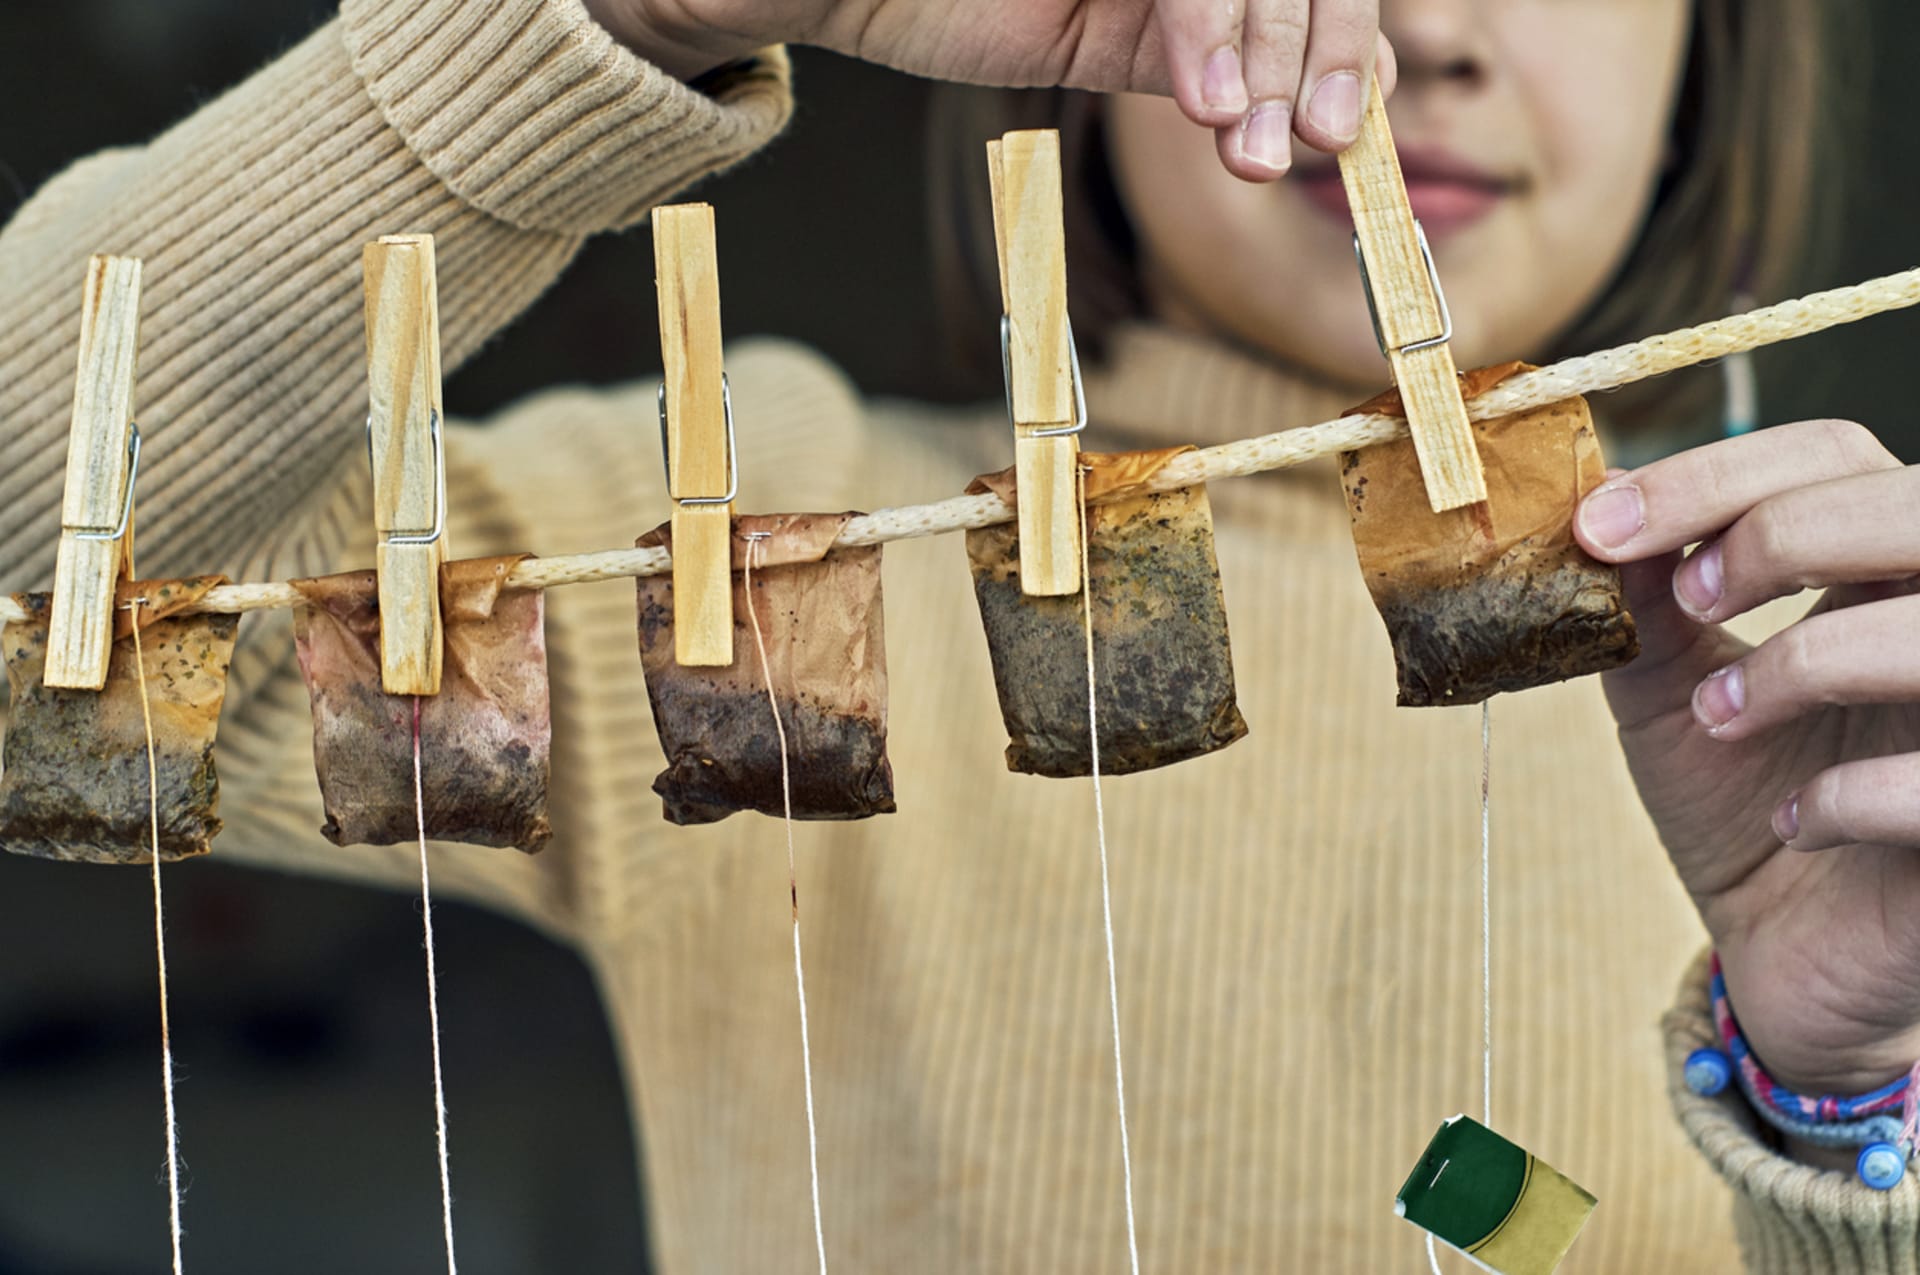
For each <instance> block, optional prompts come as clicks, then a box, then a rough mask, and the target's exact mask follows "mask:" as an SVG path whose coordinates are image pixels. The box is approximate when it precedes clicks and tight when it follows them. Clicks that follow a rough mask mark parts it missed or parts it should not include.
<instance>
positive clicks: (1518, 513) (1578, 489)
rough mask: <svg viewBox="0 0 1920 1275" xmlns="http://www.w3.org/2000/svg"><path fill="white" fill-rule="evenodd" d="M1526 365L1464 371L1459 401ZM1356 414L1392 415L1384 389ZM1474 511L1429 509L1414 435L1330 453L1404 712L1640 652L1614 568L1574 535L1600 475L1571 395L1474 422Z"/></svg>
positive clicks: (1596, 447) (1582, 410) (1593, 442)
mask: <svg viewBox="0 0 1920 1275" xmlns="http://www.w3.org/2000/svg"><path fill="white" fill-rule="evenodd" d="M1524 369H1525V365H1524V364H1519V363H1510V364H1504V365H1501V366H1499V367H1493V368H1483V369H1481V370H1479V371H1477V372H1469V373H1466V374H1465V375H1464V376H1463V378H1462V379H1463V381H1464V385H1463V389H1464V392H1465V393H1466V394H1467V396H1468V397H1472V396H1474V395H1476V394H1480V393H1483V392H1485V391H1486V390H1487V389H1490V388H1492V387H1493V386H1494V385H1496V384H1498V383H1499V382H1500V381H1502V380H1504V379H1506V377H1508V376H1510V375H1512V374H1513V373H1515V372H1518V371H1522V370H1524ZM1356 410H1360V411H1398V410H1400V408H1399V397H1398V395H1397V394H1393V393H1389V394H1387V395H1383V396H1382V397H1380V398H1378V399H1375V400H1373V402H1371V403H1368V404H1367V405H1366V406H1365V407H1363V408H1360V409H1356ZM1474 441H1475V443H1476V444H1477V445H1478V447H1479V451H1480V460H1481V466H1482V468H1483V469H1484V471H1485V473H1486V479H1487V500H1486V502H1485V503H1484V504H1479V505H1472V506H1468V507H1467V508H1464V509H1452V510H1448V511H1447V512H1445V513H1434V512H1433V511H1432V509H1431V508H1430V507H1429V506H1428V504H1427V495H1426V487H1425V485H1424V483H1423V482H1422V481H1421V477H1420V465H1419V461H1418V458H1417V456H1416V455H1415V453H1414V448H1413V440H1412V439H1410V438H1404V439H1398V440H1395V441H1393V442H1390V443H1381V444H1378V445H1376V446H1373V447H1368V448H1365V449H1363V450H1361V451H1357V452H1346V453H1344V454H1343V455H1342V456H1341V462H1340V469H1341V483H1342V486H1343V487H1344V488H1345V491H1346V497H1347V510H1348V512H1349V514H1351V515H1352V519H1353V542H1354V547H1355V549H1356V550H1357V551H1358V554H1359V558H1360V569H1361V572H1362V574H1363V575H1364V576H1365V577H1366V582H1367V589H1368V590H1369V592H1371V593H1372V595H1373V601H1374V605H1375V606H1376V607H1377V608H1378V609H1379V612H1380V616H1381V619H1383V620H1384V621H1385V622H1386V625H1387V632H1388V635H1389V636H1390V637H1391V639H1392V641H1393V657H1394V663H1395V665H1396V667H1397V669H1398V672H1399V682H1400V696H1399V702H1400V703H1401V704H1402V705H1403V706H1413V707H1423V706H1428V705H1447V704H1477V703H1479V702H1480V701H1481V700H1483V699H1486V698H1487V697H1488V696H1490V695H1496V694H1499V693H1500V692H1502V691H1519V690H1525V689H1527V688H1529V687H1533V686H1542V685H1545V684H1547V683H1549V682H1558V681H1563V680H1565V679H1567V678H1570V677H1578V676H1580V675H1582V674H1585V673H1597V672H1601V671H1604V670H1606V669H1610V668H1615V667H1618V666H1619V665H1621V664H1625V663H1626V662H1627V661H1629V660H1631V659H1632V658H1633V657H1634V656H1635V655H1637V654H1638V653H1639V649H1640V647H1639V641H1638V638H1637V637H1636V635H1635V633H1634V627H1633V617H1632V616H1631V615H1629V614H1628V613H1627V607H1626V599H1625V597H1624V595H1623V594H1622V592H1621V587H1620V573H1619V571H1618V570H1617V569H1616V568H1614V567H1612V566H1610V565H1608V564H1605V563H1602V562H1598V561H1596V560H1594V559H1593V558H1590V557H1588V556H1587V553H1586V551H1585V550H1583V549H1581V548H1580V546H1579V544H1578V543H1576V542H1575V541H1574V538H1573V513H1574V509H1575V507H1576V506H1577V505H1578V504H1579V503H1580V499H1581V497H1583V496H1584V495H1586V494H1587V492H1589V491H1591V490H1592V489H1593V488H1594V487H1596V486H1598V485H1599V484H1600V483H1601V482H1602V481H1603V480H1604V479H1605V477H1606V462H1605V461H1604V460H1602V459H1601V456H1600V444H1599V440H1598V438H1597V437H1596V436H1595V434H1594V428H1593V418H1592V416H1591V415H1590V414H1589V413H1588V410H1587V405H1586V402H1585V400H1583V399H1577V398H1576V399H1568V400H1566V401H1564V402H1560V403H1552V404H1549V405H1548V406H1546V407H1541V408H1536V409H1534V410H1533V411H1530V412H1521V413H1518V414H1516V415H1513V416H1504V417H1501V418H1499V419H1497V420H1490V421H1481V422H1479V423H1477V424H1475V426H1474Z"/></svg>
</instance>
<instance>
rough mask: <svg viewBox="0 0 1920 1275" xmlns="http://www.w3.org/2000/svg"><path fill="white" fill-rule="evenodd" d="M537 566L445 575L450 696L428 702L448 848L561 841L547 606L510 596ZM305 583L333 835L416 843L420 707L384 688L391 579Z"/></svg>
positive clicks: (431, 829) (430, 828)
mask: <svg viewBox="0 0 1920 1275" xmlns="http://www.w3.org/2000/svg"><path fill="white" fill-rule="evenodd" d="M525 556H526V555H524V554H521V555H516V556H512V557H504V558H478V559H473V560H471V561H466V562H448V563H444V564H442V566H441V568H440V613H441V624H442V628H443V631H444V633H445V654H444V665H443V672H442V674H441V682H440V693H439V694H438V695H427V696H422V697H421V698H420V775H421V789H422V793H423V796H424V799H425V806H426V819H425V827H426V835H427V836H428V837H429V838H431V839H433V840H436V841H460V842H466V843H468V844H472V845H483V846H512V847H514V848H515V849H518V850H524V851H527V852H528V853H532V852H534V851H536V850H539V849H540V848H541V847H542V846H544V845H545V844H546V843H547V838H548V837H549V836H550V835H551V831H552V830H551V827H550V825H549V823H548V820H547V779H548V769H549V758H550V754H551V751H552V742H553V726H552V719H551V717H550V715H549V705H548V698H547V642H546V633H545V628H544V623H543V622H544V618H545V600H544V597H543V595H542V594H541V593H540V591H539V590H537V589H508V588H506V587H505V583H506V579H507V575H508V574H509V573H510V572H511V571H512V570H513V568H514V566H515V564H517V563H519V562H520V561H522V560H523V559H524V558H525ZM293 585H294V587H295V588H296V589H298V590H299V591H300V593H301V595H302V596H303V597H304V598H305V599H306V605H305V606H301V607H296V608H295V609H294V645H295V649H296V650H297V652H298V654H299V657H300V675H301V677H302V678H304V679H305V680H306V684H307V693H308V695H309V697H310V698H311V700H312V704H313V756H314V764H315V768H316V770H317V771H318V773H319V777H320V796H321V800H322V803H323V804H324V806H325V808H326V824H325V825H324V826H323V827H322V828H321V829H320V831H321V832H322V833H323V834H325V836H326V838H327V840H329V841H331V842H333V843H334V844H335V845H340V846H347V845H376V846H381V845H393V844H396V843H398V842H403V841H412V840H413V839H414V838H415V836H416V835H417V831H416V821H415V811H414V792H413V711H414V710H413V698H412V697H411V696H406V695H388V694H387V693H386V692H385V691H384V690H382V689H381V685H380V614H379V601H380V593H379V583H378V580H377V579H376V577H375V575H374V573H373V572H371V571H359V572H353V573H350V574H347V575H337V576H326V577H324V578H321V579H317V580H295V581H294V582H293Z"/></svg>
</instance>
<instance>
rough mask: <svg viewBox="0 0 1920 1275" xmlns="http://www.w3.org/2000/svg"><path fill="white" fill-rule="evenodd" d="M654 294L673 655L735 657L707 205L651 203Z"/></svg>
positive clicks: (727, 475)
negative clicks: (668, 506)
mask: <svg viewBox="0 0 1920 1275" xmlns="http://www.w3.org/2000/svg"><path fill="white" fill-rule="evenodd" d="M653 266H654V275H655V279H656V282H657V285H658V290H659V296H660V355H661V358H662V360H663V362H664V366H665V372H664V374H663V376H662V378H661V382H660V445H661V447H662V448H664V449H665V451H666V461H667V494H668V495H670V496H672V497H673V657H674V659H675V660H676V661H677V662H679V663H681V664H690V665H706V666H721V667H724V666H725V665H728V664H731V663H733V567H732V543H731V542H732V536H733V498H734V496H735V495H736V494H738V491H739V482H740V479H739V473H740V471H739V469H738V468H737V466H736V463H735V457H734V448H733V405H732V401H731V399H730V397H729V395H728V393H727V377H726V373H725V371H724V370H723V369H722V366H721V359H720V269H719V265H718V263H717V259H716V256H715V252H714V235H713V208H712V206H711V205H709V204H675V205H672V206H669V207H665V208H656V209H654V210H653Z"/></svg>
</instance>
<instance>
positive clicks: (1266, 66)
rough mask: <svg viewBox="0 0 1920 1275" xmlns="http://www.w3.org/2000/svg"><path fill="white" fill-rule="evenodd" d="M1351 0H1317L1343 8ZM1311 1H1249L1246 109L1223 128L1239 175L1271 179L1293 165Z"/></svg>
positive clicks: (1231, 166) (1223, 152)
mask: <svg viewBox="0 0 1920 1275" xmlns="http://www.w3.org/2000/svg"><path fill="white" fill-rule="evenodd" d="M1343 3H1351V0H1317V3H1315V4H1314V5H1313V8H1316V9H1319V8H1338V7H1340V5H1341V4H1343ZM1308 12H1309V10H1308V2H1307V0H1247V17H1246V25H1245V32H1244V36H1243V38H1242V41H1241V53H1242V57H1243V59H1244V60H1245V62H1246V75H1247V111H1246V114H1245V115H1243V116H1241V117H1240V120H1239V121H1238V123H1237V124H1236V125H1235V126H1233V127H1230V128H1227V129H1225V130H1223V131H1222V135H1221V136H1220V143H1221V145H1220V157H1221V159H1222V160H1224V161H1225V162H1226V165H1227V168H1228V170H1229V171H1230V172H1232V173H1233V174H1234V175H1235V176H1236V177H1243V178H1245V179H1246V180H1248V181H1272V180H1273V179H1274V178H1276V177H1280V176H1283V175H1285V173H1286V171H1287V170H1288V169H1289V168H1291V167H1293V117H1294V103H1295V101H1296V100H1297V99H1298V97H1299V93H1300V68H1301V66H1302V65H1303V64H1304V63H1305V60H1306V52H1307V21H1308Z"/></svg>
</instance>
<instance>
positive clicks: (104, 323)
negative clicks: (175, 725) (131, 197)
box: [45, 257, 140, 691]
mask: <svg viewBox="0 0 1920 1275" xmlns="http://www.w3.org/2000/svg"><path fill="white" fill-rule="evenodd" d="M139 347H140V262H138V261H137V260H134V259H132V258H129V257H95V258H93V259H92V260H91V261H89V262H88V263H87V291H86V296H85V297H84V299H83V300H82V302H81V308H80V366H79V371H78V374H77V375H76V377H75V380H74V387H73V427H72V433H71V434H70V435H69V436H68V439H67V490H66V498H65V500H64V502H63V503H62V505H61V508H60V550H59V557H58V559H57V561H56V563H55V565H54V572H53V603H52V615H51V616H50V617H49V629H48V634H47V664H46V673H45V683H46V685H48V686H52V687H64V688H66V689H69V690H89V691H97V690H100V689H101V688H102V687H104V686H105V685H106V684H107V662H108V659H109V658H110V657H111V656H112V654H113V593H114V587H115V585H116V584H118V582H119V579H120V574H121V571H122V568H123V566H124V564H125V563H126V561H127V556H126V548H127V542H128V539H129V538H130V535H131V527H132V525H133V482H134V477H135V476H136V475H137V474H138V473H139V470H140V427H139V426H137V425H135V424H134V423H133V389H134V376H135V373H136V370H137V368H138V365H139Z"/></svg>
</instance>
